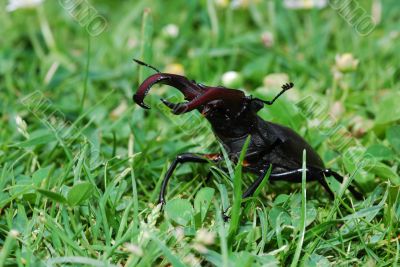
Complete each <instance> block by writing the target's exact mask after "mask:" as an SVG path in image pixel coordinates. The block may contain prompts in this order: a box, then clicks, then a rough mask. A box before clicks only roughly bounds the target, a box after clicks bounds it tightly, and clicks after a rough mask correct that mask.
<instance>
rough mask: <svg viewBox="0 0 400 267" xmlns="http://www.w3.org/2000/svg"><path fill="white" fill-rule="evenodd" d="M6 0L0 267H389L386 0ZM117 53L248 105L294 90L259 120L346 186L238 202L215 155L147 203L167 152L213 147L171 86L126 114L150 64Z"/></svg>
mask: <svg viewBox="0 0 400 267" xmlns="http://www.w3.org/2000/svg"><path fill="white" fill-rule="evenodd" d="M24 2H26V0H24V1H15V0H14V1H9V2H7V1H1V3H0V25H1V26H0V34H1V38H0V266H330V265H335V266H397V265H398V264H399V263H400V245H399V242H400V229H399V226H400V194H399V192H400V170H399V164H400V123H399V122H400V104H399V100H400V91H399V90H400V83H399V81H398V78H399V76H400V68H399V62H400V53H399V51H400V28H399V22H400V16H399V11H400V4H399V2H398V0H366V1H361V0H357V1H356V0H347V1H342V2H346V5H347V6H346V5H343V3H340V1H334V0H328V1H306V0H303V1H301V0H298V1H289V0H287V1H280V0H258V1H257V0H247V1H246V0H241V1H240V0H238V1H232V2H230V1H228V0H215V1H214V0H202V1H195V0H191V1H145V0H137V1H107V0H97V1H94V0H92V1H87V0H83V1H73V0H68V1H67V0H59V1H50V0H47V1H43V2H42V1H39V0H35V1H30V4H31V6H30V7H26V6H24V5H19V4H21V3H22V4H24ZM313 2H314V3H317V2H318V3H319V5H317V4H314V5H313V4H312V3H313ZM324 2H325V4H324ZM296 5H297V7H296ZM363 23H364V24H363ZM133 58H137V59H140V60H143V61H145V62H147V63H149V64H151V65H153V66H154V67H156V68H158V69H160V70H161V71H163V72H169V73H176V74H182V75H186V76H187V77H188V78H189V79H191V80H192V79H193V80H196V81H197V82H201V83H203V84H207V85H224V86H227V87H231V88H235V89H240V90H244V91H245V92H246V94H247V95H250V94H251V95H253V96H255V97H259V98H262V99H265V100H268V99H272V98H273V96H275V95H276V94H277V93H278V92H279V90H280V86H281V85H282V84H283V83H285V82H289V81H291V82H294V84H295V87H294V88H293V89H291V90H290V91H288V92H286V93H285V95H283V96H282V97H281V98H280V99H279V100H278V101H277V102H276V103H275V104H274V105H272V106H266V107H265V108H263V109H262V110H261V111H260V112H259V115H260V116H261V117H262V118H263V119H265V120H268V121H272V122H276V123H280V124H283V125H286V126H288V127H290V128H292V129H294V130H295V131H296V132H298V133H299V134H300V135H301V136H303V137H304V138H305V139H306V140H307V141H308V142H309V143H310V144H311V145H312V147H313V148H315V150H316V151H317V152H318V153H319V155H320V156H321V158H322V159H323V161H324V162H325V164H326V166H327V167H329V168H331V169H333V170H335V171H337V172H338V173H341V174H342V175H343V176H345V177H346V179H345V181H344V182H343V184H339V183H338V182H336V181H335V180H334V179H331V178H330V177H328V178H327V181H328V183H329V184H330V187H331V188H332V190H333V191H334V192H335V199H331V198H330V197H329V195H328V194H327V192H326V191H325V190H324V189H323V187H322V186H321V185H319V184H317V183H305V180H303V183H301V184H299V183H298V184H293V183H288V182H274V183H269V182H267V183H266V184H265V185H263V186H262V187H260V188H259V189H258V190H257V194H256V196H254V197H252V198H249V199H246V200H242V199H241V197H240V196H241V192H242V191H244V190H245V188H246V187H247V186H248V185H249V184H250V183H251V181H252V180H254V179H255V178H256V177H255V176H254V175H251V174H247V173H244V174H242V172H241V171H240V170H241V167H242V166H241V164H238V165H235V164H234V163H232V162H230V161H229V159H227V158H225V160H224V162H223V163H222V164H221V165H212V164H195V163H194V164H184V165H181V166H179V167H178V169H177V170H176V171H175V173H174V175H173V177H172V178H171V182H170V185H169V187H168V191H167V204H166V206H165V207H164V208H163V209H162V210H161V207H160V205H157V204H158V203H157V200H158V194H159V192H160V187H161V182H162V179H163V177H164V174H165V173H166V170H167V168H168V166H169V165H170V164H171V162H172V160H173V159H174V157H175V156H176V155H177V154H179V153H183V152H199V153H212V152H220V151H223V152H224V148H223V147H222V146H221V145H219V143H218V142H217V141H216V139H215V137H214V135H213V133H212V130H211V128H210V125H209V124H208V123H207V121H206V120H205V119H204V118H203V117H202V116H201V115H200V114H199V113H198V112H196V111H193V112H190V113H187V114H184V115H174V114H172V113H171V112H170V111H169V109H168V108H166V107H165V106H164V105H162V103H161V102H160V101H159V99H160V97H163V98H167V99H169V100H170V101H172V102H179V101H182V100H183V96H182V95H181V94H180V93H179V92H178V91H177V90H175V89H172V88H171V87H168V86H157V87H155V88H153V89H152V91H151V92H150V94H149V96H148V97H147V98H146V100H145V102H146V103H147V104H148V105H149V106H150V107H151V109H150V110H144V109H142V108H141V107H139V106H138V105H136V104H135V103H134V102H133V101H132V95H133V94H134V93H135V92H136V90H137V88H138V86H139V85H140V84H141V82H142V81H143V80H144V79H145V78H146V77H148V76H149V75H151V74H153V73H154V71H152V70H151V69H149V68H145V67H140V66H138V65H137V64H135V62H134V61H133V60H132V59H133ZM306 160H307V158H306V157H305V158H304V159H303V162H305V161H306ZM210 171H211V176H210V179H207V175H208V174H209V172H210ZM350 183H352V184H354V185H356V186H357V188H358V190H359V191H362V192H363V195H364V200H362V201H358V200H356V199H355V198H353V196H352V195H351V194H350V193H349V192H348V190H346V188H347V186H348V185H349V184H350ZM228 207H232V208H231V209H229V210H228V212H227V214H228V215H229V216H230V219H229V220H227V221H224V220H223V217H222V211H223V210H225V209H226V208H228Z"/></svg>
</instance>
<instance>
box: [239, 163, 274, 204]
mask: <svg viewBox="0 0 400 267" xmlns="http://www.w3.org/2000/svg"><path fill="white" fill-rule="evenodd" d="M268 168H269V165H268ZM268 168H266V169H264V170H263V171H261V173H260V175H259V176H258V178H257V179H256V180H255V181H254V182H253V183H252V184H251V185H250V186H249V187H248V188H247V189H246V191H245V192H244V193H243V195H242V198H247V197H250V196H252V195H253V194H254V192H256V190H257V187H258V186H259V185H260V184H261V182H262V181H263V180H264V179H266V178H267V177H266V173H267V171H268Z"/></svg>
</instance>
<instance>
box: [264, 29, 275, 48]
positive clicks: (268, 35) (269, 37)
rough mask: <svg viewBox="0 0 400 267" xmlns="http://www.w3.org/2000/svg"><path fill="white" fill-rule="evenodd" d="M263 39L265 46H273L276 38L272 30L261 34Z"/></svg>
mask: <svg viewBox="0 0 400 267" xmlns="http://www.w3.org/2000/svg"><path fill="white" fill-rule="evenodd" d="M261 41H262V43H263V45H264V46H265V47H268V48H269V47H272V46H273V45H274V43H275V38H274V35H273V34H272V32H269V31H265V32H263V33H262V34H261Z"/></svg>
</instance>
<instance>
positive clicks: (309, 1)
mask: <svg viewBox="0 0 400 267" xmlns="http://www.w3.org/2000/svg"><path fill="white" fill-rule="evenodd" d="M327 4H328V0H284V1H283V5H284V6H285V7H286V8H287V9H312V8H319V9H321V8H324V7H326V6H327Z"/></svg>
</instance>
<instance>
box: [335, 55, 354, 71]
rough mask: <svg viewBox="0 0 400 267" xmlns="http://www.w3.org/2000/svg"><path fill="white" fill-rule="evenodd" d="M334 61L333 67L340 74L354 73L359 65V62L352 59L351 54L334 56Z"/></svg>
mask: <svg viewBox="0 0 400 267" xmlns="http://www.w3.org/2000/svg"><path fill="white" fill-rule="evenodd" d="M335 61H336V65H335V67H336V68H337V70H339V71H340V72H342V73H346V72H352V71H355V70H356V69H357V66H358V63H359V61H358V60H357V59H355V58H354V56H353V54H350V53H345V54H342V55H336V57H335Z"/></svg>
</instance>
